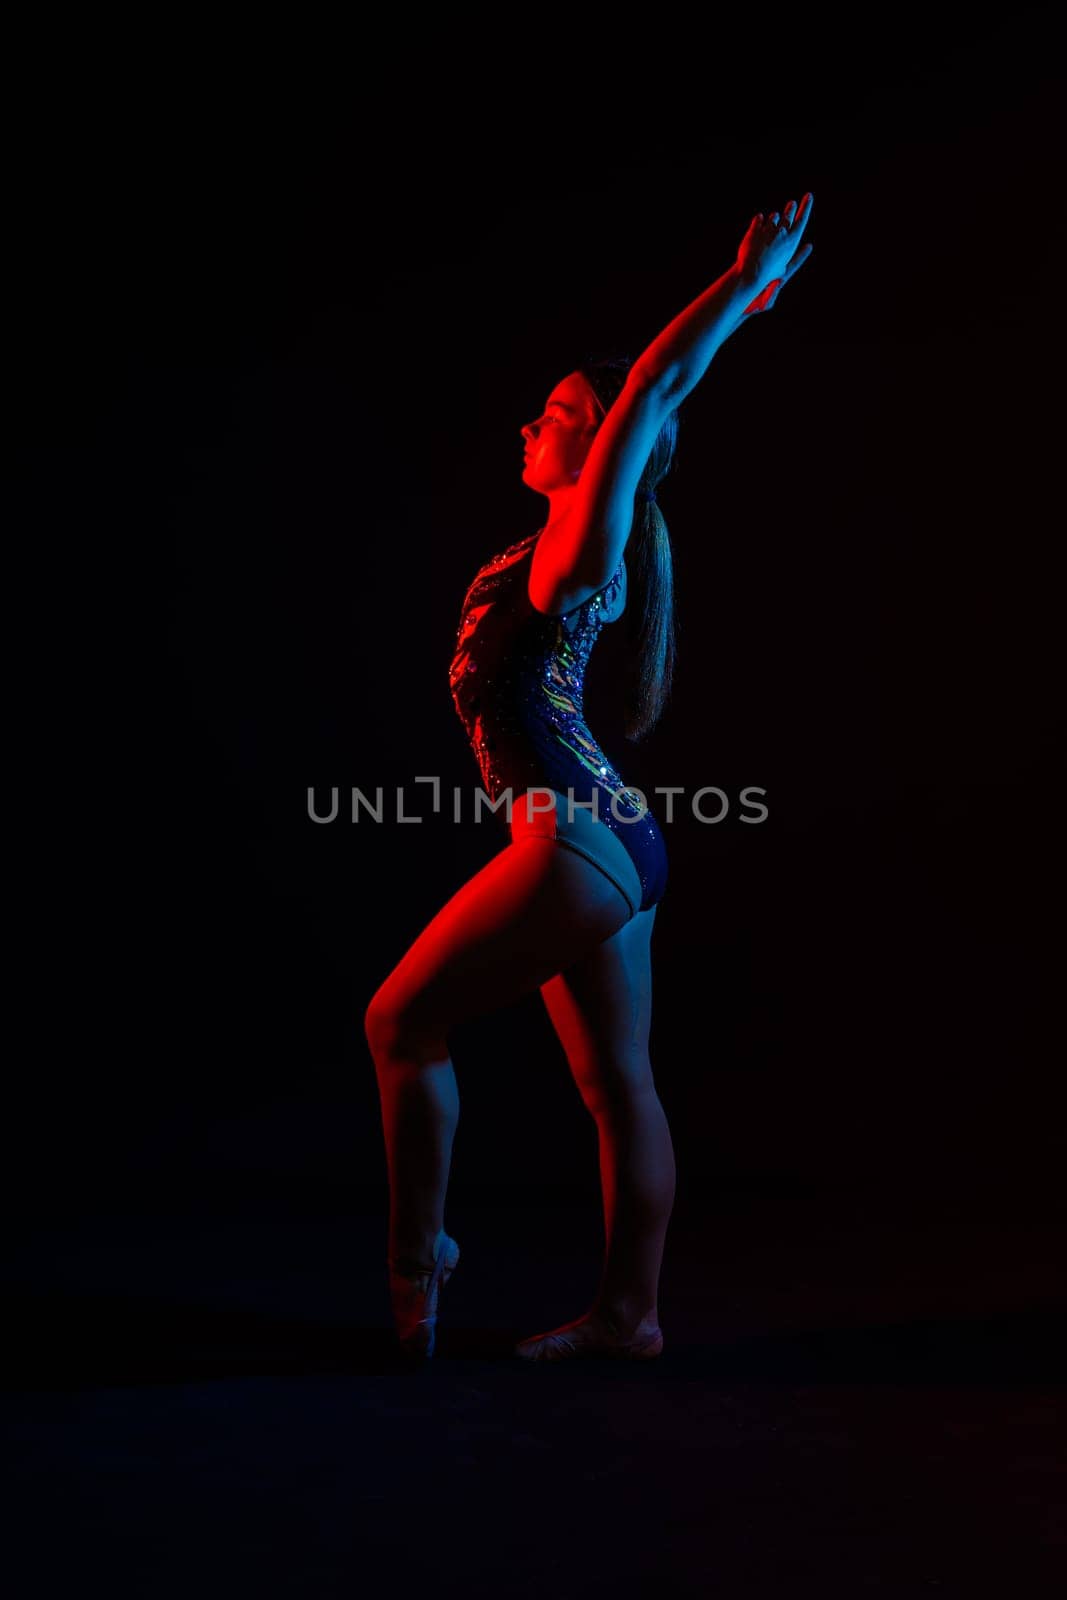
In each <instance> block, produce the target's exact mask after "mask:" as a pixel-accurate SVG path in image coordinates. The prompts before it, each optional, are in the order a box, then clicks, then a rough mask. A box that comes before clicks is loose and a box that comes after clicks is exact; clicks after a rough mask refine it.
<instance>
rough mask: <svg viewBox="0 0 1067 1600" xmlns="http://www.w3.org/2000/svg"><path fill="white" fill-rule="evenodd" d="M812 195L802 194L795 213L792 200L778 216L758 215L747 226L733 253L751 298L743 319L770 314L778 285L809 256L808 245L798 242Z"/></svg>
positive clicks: (795, 205) (778, 292) (779, 287)
mask: <svg viewBox="0 0 1067 1600" xmlns="http://www.w3.org/2000/svg"><path fill="white" fill-rule="evenodd" d="M813 198H814V197H813V196H812V194H811V193H810V192H809V193H808V194H806V195H805V196H804V198H803V200H801V202H800V207H799V210H798V208H797V203H796V201H795V200H790V201H788V202H787V204H786V207H785V210H784V211H783V212H782V214H781V218H780V219H779V215H778V212H777V211H772V212H770V213H769V214H768V215H767V216H766V217H765V216H764V214H763V212H762V211H759V212H757V213H756V215H755V216H754V217H753V218H752V221H751V222H750V223H749V226H748V232H747V233H746V234H745V237H744V238H743V239H742V240H741V244H740V246H739V248H738V251H737V266H738V270H739V271H740V273H741V278H742V281H743V282H744V283H746V284H748V285H750V286H751V287H752V289H753V292H754V298H753V299H752V301H751V302H750V303H749V304H748V305H747V306H746V307H745V309H744V311H743V312H742V313H741V316H742V320H743V319H744V318H745V317H751V316H756V315H758V314H759V312H761V311H770V309H771V307H772V306H773V305H774V303H775V301H776V300H777V298H778V296H779V294H780V292H781V289H782V285H783V284H786V283H788V282H789V280H790V278H792V277H794V276H795V274H796V273H798V272H799V271H800V269H801V267H802V266H803V265H804V263H805V261H806V260H807V259H808V257H809V256H810V254H811V245H810V244H806V245H803V246H802V245H801V243H800V240H801V237H802V236H803V233H804V229H805V228H806V227H807V225H808V220H809V218H810V217H811V205H812V200H813Z"/></svg>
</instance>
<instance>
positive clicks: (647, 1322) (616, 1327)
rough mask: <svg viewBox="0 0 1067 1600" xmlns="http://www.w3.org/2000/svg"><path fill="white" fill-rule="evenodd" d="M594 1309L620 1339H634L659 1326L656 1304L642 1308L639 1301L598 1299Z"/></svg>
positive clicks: (596, 1314)
mask: <svg viewBox="0 0 1067 1600" xmlns="http://www.w3.org/2000/svg"><path fill="white" fill-rule="evenodd" d="M592 1309H593V1314H594V1315H595V1316H596V1317H597V1318H598V1320H599V1321H601V1322H602V1323H604V1325H605V1326H606V1327H607V1328H608V1330H609V1331H610V1332H611V1333H613V1334H614V1335H615V1336H616V1337H617V1338H620V1339H633V1338H636V1336H637V1335H638V1334H639V1333H645V1332H651V1330H652V1329H653V1328H658V1327H659V1311H658V1309H657V1307H656V1306H655V1305H653V1306H652V1308H651V1309H647V1308H646V1309H642V1308H641V1305H640V1302H638V1301H633V1300H629V1301H627V1300H598V1301H597V1302H596V1304H595V1305H594V1306H593V1308H592Z"/></svg>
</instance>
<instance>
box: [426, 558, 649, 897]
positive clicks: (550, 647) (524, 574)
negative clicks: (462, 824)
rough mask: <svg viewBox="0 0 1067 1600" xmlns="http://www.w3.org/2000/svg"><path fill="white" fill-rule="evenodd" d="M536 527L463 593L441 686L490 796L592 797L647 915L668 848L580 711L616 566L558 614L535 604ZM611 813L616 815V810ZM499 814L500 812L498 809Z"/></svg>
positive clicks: (617, 579)
mask: <svg viewBox="0 0 1067 1600" xmlns="http://www.w3.org/2000/svg"><path fill="white" fill-rule="evenodd" d="M543 531H544V530H543V529H540V528H539V529H538V531H537V532H536V533H532V534H530V535H528V537H527V538H525V539H519V540H518V541H517V542H516V543H515V544H512V545H509V546H508V548H507V549H506V550H504V551H503V552H502V553H501V554H500V555H498V556H494V557H493V558H492V560H491V561H488V562H486V564H485V566H484V567H482V568H481V570H480V571H479V572H478V574H477V576H476V577H475V579H474V582H473V583H472V584H471V585H470V588H469V589H468V590H467V594H466V596H465V598H464V601H463V608H462V611H461V614H460V621H459V628H458V630H457V633H456V650H455V654H454V655H453V657H452V662H451V666H450V668H449V686H450V688H451V691H452V699H453V702H454V704H455V708H456V711H457V713H458V714H459V717H460V720H461V721H462V723H463V726H464V728H465V730H466V733H467V737H468V739H469V741H470V744H471V748H472V750H473V751H474V755H475V758H476V759H477V762H478V766H479V769H480V771H481V775H482V785H483V787H484V789H485V792H486V794H487V795H488V796H489V798H490V800H491V801H493V802H496V801H497V800H498V799H499V797H500V795H501V793H502V792H503V791H504V790H506V789H508V788H510V789H511V791H512V796H513V799H514V800H517V799H518V796H519V795H520V794H521V793H523V791H524V790H526V789H531V788H545V787H547V788H551V789H558V790H561V791H562V792H563V793H564V794H566V792H567V790H568V789H570V790H571V791H572V792H573V795H574V801H575V805H576V806H577V804H578V803H579V802H586V803H588V802H589V801H591V800H592V799H593V797H594V792H595V795H596V811H595V813H594V815H595V816H596V817H597V819H598V820H599V821H601V822H604V823H606V824H607V826H608V827H609V828H610V829H611V831H612V832H613V833H614V834H616V835H617V837H618V838H619V839H621V840H622V842H623V844H624V845H625V847H626V849H627V851H628V852H629V855H630V857H631V859H632V861H633V863H634V866H635V867H636V868H637V872H638V875H639V876H640V879H641V889H642V897H641V906H640V909H641V910H642V911H647V910H648V908H649V907H650V906H654V905H656V904H657V903H658V902H659V900H660V899H661V898H662V896H663V891H664V889H665V887H666V884H667V846H666V842H665V840H664V838H663V834H662V833H661V831H660V828H659V826H658V824H657V822H656V819H655V817H654V816H653V814H652V812H651V810H650V809H649V808H648V806H647V802H643V801H642V797H641V795H640V794H639V793H637V792H636V791H634V790H632V789H627V788H626V786H625V784H624V783H623V781H622V778H621V777H620V776H619V773H618V772H617V771H616V769H615V767H614V765H613V764H612V762H611V761H610V759H609V758H608V756H607V755H606V754H605V753H604V751H603V750H602V749H601V747H600V745H599V744H598V743H597V741H596V739H595V738H594V737H593V735H592V733H591V732H590V730H589V728H588V726H587V724H586V722H585V718H584V715H583V710H582V703H583V697H584V689H585V673H586V668H587V666H588V664H589V657H590V655H591V654H592V651H593V646H594V645H595V644H596V641H597V638H598V637H599V634H600V629H601V626H602V625H603V622H604V617H603V615H602V612H603V610H604V609H605V608H606V607H610V605H611V603H612V600H613V599H614V598H615V597H616V595H617V594H618V591H619V586H620V585H621V584H622V582H623V576H624V574H623V569H622V563H621V562H620V564H619V569H618V571H617V572H616V573H615V575H614V577H613V578H612V580H611V582H610V583H609V584H608V585H607V586H606V588H604V589H601V590H599V591H598V592H597V593H596V594H594V595H592V596H590V598H589V599H588V600H583V601H582V603H581V605H579V606H575V607H574V608H573V610H571V611H567V612H565V613H564V614H563V615H562V616H557V617H549V616H546V615H545V614H544V613H543V612H540V611H538V610H537V608H536V606H534V604H533V602H532V601H531V599H530V596H529V591H528V588H527V583H528V579H529V575H530V558H531V557H532V554H533V548H534V545H535V543H536V541H537V540H538V538H540V536H541V533H542V532H543ZM616 813H617V814H616ZM497 815H503V808H501V811H500V812H498V813H497Z"/></svg>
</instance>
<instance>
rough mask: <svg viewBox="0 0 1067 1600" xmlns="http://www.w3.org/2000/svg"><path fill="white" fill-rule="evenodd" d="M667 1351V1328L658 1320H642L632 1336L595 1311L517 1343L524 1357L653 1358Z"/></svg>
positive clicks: (532, 1359)
mask: <svg viewBox="0 0 1067 1600" xmlns="http://www.w3.org/2000/svg"><path fill="white" fill-rule="evenodd" d="M662 1351H663V1332H662V1330H661V1329H660V1328H659V1327H658V1326H657V1325H656V1324H655V1323H652V1324H650V1323H647V1322H642V1323H640V1324H639V1326H638V1328H637V1331H636V1332H635V1333H634V1334H633V1336H632V1337H631V1338H629V1339H623V1338H621V1337H620V1336H619V1334H617V1333H616V1332H615V1331H614V1329H613V1328H612V1327H611V1325H610V1324H609V1323H608V1322H607V1321H606V1320H604V1319H602V1318H601V1317H598V1316H597V1315H596V1314H595V1313H593V1312H586V1314H585V1316H584V1317H578V1318H576V1319H575V1321H574V1322H565V1323H564V1324H563V1326H562V1327H561V1328H553V1329H552V1331H551V1332H550V1333H535V1334H533V1335H532V1336H531V1337H530V1338H529V1339H523V1340H521V1341H520V1342H519V1343H518V1344H517V1345H516V1346H515V1354H516V1355H517V1356H520V1357H521V1358H522V1359H523V1360H524V1361H570V1360H573V1359H575V1358H576V1357H580V1356H598V1357H601V1358H605V1357H606V1358H607V1359H609V1360H616V1361H652V1360H654V1359H655V1358H656V1356H658V1355H660V1354H662Z"/></svg>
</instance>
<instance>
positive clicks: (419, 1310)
mask: <svg viewBox="0 0 1067 1600" xmlns="http://www.w3.org/2000/svg"><path fill="white" fill-rule="evenodd" d="M458 1262H459V1245H458V1244H457V1243H456V1241H455V1239H452V1238H450V1237H449V1235H448V1234H447V1233H446V1232H445V1230H444V1229H443V1228H442V1229H441V1231H440V1233H439V1234H438V1235H437V1239H436V1242H435V1244H434V1258H433V1261H432V1263H431V1264H430V1265H429V1266H425V1265H423V1264H422V1263H420V1262H418V1261H414V1260H412V1259H410V1258H408V1257H398V1258H397V1259H396V1260H390V1261H389V1295H390V1299H391V1301H392V1307H393V1321H394V1323H395V1325H396V1333H397V1338H398V1339H399V1341H400V1348H401V1349H402V1350H403V1351H404V1353H405V1355H409V1356H415V1357H421V1358H424V1359H428V1358H429V1357H430V1356H432V1355H433V1352H434V1345H435V1343H436V1333H437V1302H438V1298H439V1296H440V1292H441V1289H442V1287H443V1285H444V1284H446V1283H447V1282H448V1280H449V1278H450V1277H451V1276H452V1274H453V1272H454V1271H455V1269H456V1266H457V1264H458Z"/></svg>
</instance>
